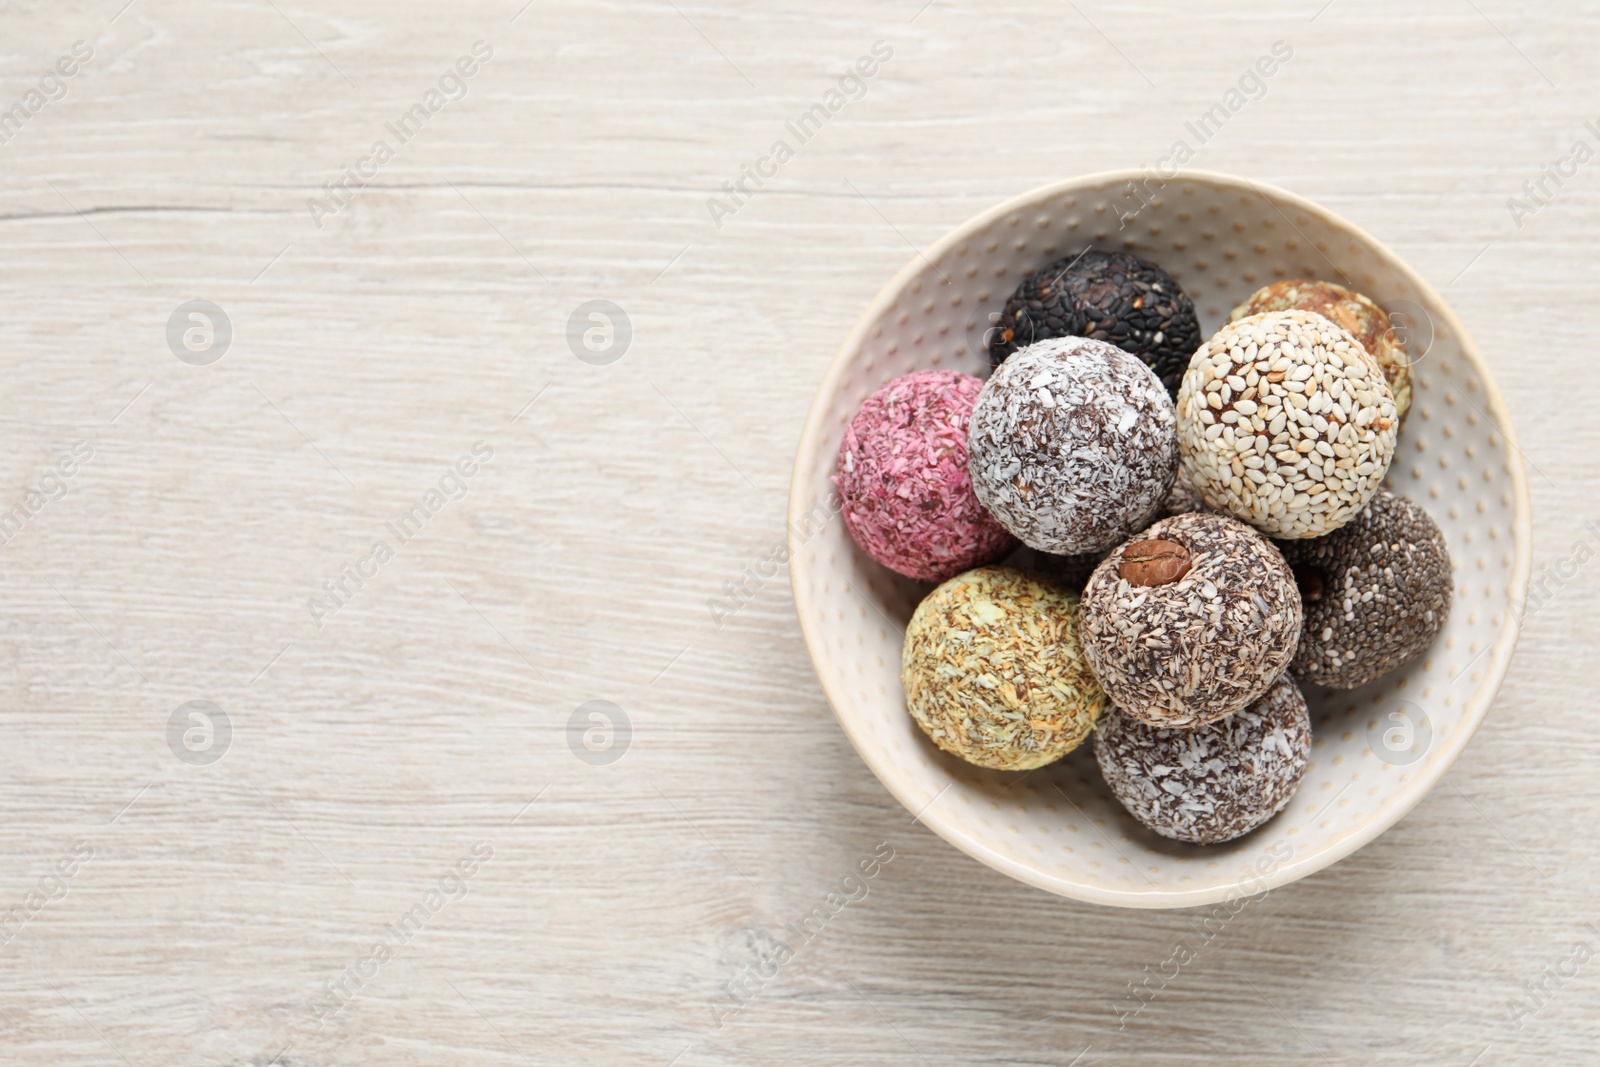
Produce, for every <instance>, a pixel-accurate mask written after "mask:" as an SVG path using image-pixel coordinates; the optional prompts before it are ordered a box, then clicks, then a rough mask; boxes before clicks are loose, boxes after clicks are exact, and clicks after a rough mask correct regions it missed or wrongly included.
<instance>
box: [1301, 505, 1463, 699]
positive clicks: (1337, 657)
mask: <svg viewBox="0 0 1600 1067" xmlns="http://www.w3.org/2000/svg"><path fill="white" fill-rule="evenodd" d="M1279 547H1280V548H1281V549H1282V550H1283V554H1284V558H1285V559H1287V560H1288V561H1289V565H1290V566H1291V567H1293V568H1294V576H1295V580H1296V581H1298V582H1299V583H1300V598H1301V601H1302V602H1303V603H1304V604H1305V615H1306V621H1305V629H1304V631H1303V632H1302V634H1301V636H1300V649H1299V651H1298V652H1296V653H1295V657H1294V664H1293V665H1292V668H1291V669H1292V670H1293V671H1294V672H1295V674H1297V675H1298V676H1299V677H1300V678H1302V679H1303V680H1305V681H1307V682H1314V683H1316V684H1317V685H1325V686H1329V687H1330V688H1333V689H1356V688H1359V687H1361V686H1363V685H1366V684H1367V683H1368V682H1370V681H1373V680H1374V679H1377V678H1380V677H1382V676H1383V675H1385V674H1388V673H1389V672H1390V671H1392V670H1394V669H1395V668H1396V667H1399V666H1401V665H1402V664H1404V663H1406V662H1408V661H1410V660H1411V659H1413V658H1415V657H1416V656H1419V655H1421V654H1422V652H1423V651H1424V650H1426V649H1427V647H1428V646H1429V645H1431V644H1433V641H1434V639H1435V638H1436V637H1438V636H1439V631H1441V630H1443V629H1444V624H1445V620H1446V619H1447V618H1448V617H1449V615H1450V592H1451V588H1450V587H1451V579H1450V550H1449V549H1448V548H1447V547H1446V545H1445V539H1444V534H1443V533H1442V532H1441V531H1440V529H1439V527H1438V525H1437V524H1436V523H1435V522H1434V521H1433V519H1432V517H1430V516H1429V515H1428V513H1427V512H1426V511H1423V510H1422V509H1421V508H1420V507H1418V506H1417V505H1416V504H1414V503H1412V502H1411V501H1410V500H1407V499H1406V498H1405V497H1403V496H1395V495H1394V494H1393V493H1390V492H1388V491H1386V490H1382V489H1380V490H1379V491H1378V492H1377V494H1376V495H1375V496H1373V498H1372V500H1371V502H1369V503H1368V504H1367V506H1366V507H1365V508H1363V509H1362V511H1361V513H1360V514H1359V515H1357V516H1356V517H1355V518H1354V519H1352V520H1351V521H1350V522H1349V523H1347V524H1346V525H1344V526H1341V527H1340V528H1339V529H1337V530H1335V531H1334V532H1333V533H1331V534H1329V535H1328V536H1326V537H1318V538H1315V539H1314V540H1310V541H1285V542H1284V543H1283V544H1281V545H1280V546H1279Z"/></svg>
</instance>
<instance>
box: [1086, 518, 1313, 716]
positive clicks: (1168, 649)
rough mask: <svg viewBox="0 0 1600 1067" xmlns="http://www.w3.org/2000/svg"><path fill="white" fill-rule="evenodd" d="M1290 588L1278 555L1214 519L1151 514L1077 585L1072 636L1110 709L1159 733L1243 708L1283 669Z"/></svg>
mask: <svg viewBox="0 0 1600 1067" xmlns="http://www.w3.org/2000/svg"><path fill="white" fill-rule="evenodd" d="M1300 621H1301V615H1300V592H1299V590H1298V589H1296V588H1295V584H1294V575H1293V574H1292V573H1291V572H1290V570H1289V565H1288V564H1287V563H1285V562H1284V559H1283V555H1282V554H1281V553H1280V552H1279V551H1278V550H1277V548H1275V547H1274V546H1273V545H1272V542H1270V541H1268V540H1267V539H1266V538H1264V537H1262V536H1261V535H1260V534H1258V533H1257V532H1256V531H1254V530H1252V529H1250V527H1248V526H1246V525H1244V524H1243V523H1241V522H1238V521H1236V520H1234V519H1230V518H1228V517H1227V516H1225V515H1215V514H1212V513H1211V512H1193V513H1190V514H1187V515H1174V516H1172V517H1171V518H1166V519H1162V520H1161V521H1160V522H1158V523H1156V524H1155V525H1153V526H1151V527H1150V528H1149V529H1148V530H1146V531H1144V532H1143V533H1142V534H1140V535H1139V537H1138V539H1137V540H1136V541H1130V542H1128V543H1127V544H1124V545H1121V546H1119V547H1118V548H1117V549H1116V550H1115V551H1114V552H1112V553H1111V555H1109V556H1107V557H1106V559H1105V561H1104V562H1103V563H1101V564H1100V566H1098V567H1096V568H1095V572H1094V574H1092V575H1090V576H1089V584H1088V585H1087V586H1085V587H1084V590H1083V603H1082V605H1081V606H1080V608H1079V617H1078V629H1079V639H1080V640H1081V641H1082V642H1083V651H1084V654H1085V655H1086V656H1087V657H1088V659H1089V664H1090V666H1092V667H1093V668H1094V673H1095V676H1096V677H1097V678H1099V679H1100V685H1101V687H1102V688H1103V689H1105V691H1106V694H1107V695H1108V696H1109V697H1110V698H1111V702H1112V703H1113V704H1115V705H1116V706H1117V707H1118V708H1120V709H1121V710H1122V711H1124V712H1126V713H1127V714H1129V715H1131V716H1133V717H1134V718H1135V719H1138V720H1140V721H1141V722H1145V723H1148V724H1149V725H1151V726H1159V727H1164V728H1187V727H1194V726H1203V725H1205V724H1206V723H1209V722H1215V721H1216V720H1218V719H1221V718H1224V717H1225V716H1228V715H1232V714H1233V713H1234V712H1236V711H1239V710H1240V709H1242V708H1244V707H1246V706H1248V705H1249V704H1250V703H1251V702H1252V701H1254V700H1255V699H1256V698H1257V697H1259V696H1261V694H1262V693H1264V692H1266V691H1267V687H1268V686H1270V685H1271V684H1272V683H1273V682H1274V681H1276V680H1277V678H1278V676H1279V675H1281V674H1282V673H1283V672H1284V670H1285V669H1286V668H1287V667H1288V666H1289V661H1290V659H1291V658H1293V656H1294V651H1295V646H1296V645H1297V644H1298V643H1299V641H1300Z"/></svg>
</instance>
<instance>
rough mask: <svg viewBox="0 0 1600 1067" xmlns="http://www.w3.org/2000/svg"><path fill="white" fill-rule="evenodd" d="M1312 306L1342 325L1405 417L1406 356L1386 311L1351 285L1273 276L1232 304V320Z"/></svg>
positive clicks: (1408, 404)
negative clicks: (1273, 279)
mask: <svg viewBox="0 0 1600 1067" xmlns="http://www.w3.org/2000/svg"><path fill="white" fill-rule="evenodd" d="M1294 308H1298V309H1300V310H1301V311H1315V312H1316V313H1317V314H1318V315H1321V316H1322V317H1323V318H1325V319H1330V320H1332V321H1333V322H1335V323H1337V324H1338V325H1340V326H1343V327H1344V328H1345V329H1347V330H1349V331H1350V333H1351V335H1352V336H1354V337H1355V339H1356V340H1357V341H1358V342H1359V343H1360V344H1361V347H1362V348H1364V349H1365V350H1366V352H1367V355H1369V356H1371V357H1372V359H1373V361H1374V362H1375V363H1377V365H1378V369H1379V370H1381V371H1383V377H1384V380H1385V381H1387V382H1388V383H1389V391H1390V392H1391V393H1393V394H1394V409H1395V411H1396V412H1398V413H1399V415H1400V421H1401V422H1402V423H1404V422H1405V418H1406V412H1407V411H1409V410H1411V357H1410V356H1409V355H1408V354H1407V353H1406V346H1405V345H1403V344H1402V343H1401V342H1400V336H1399V334H1398V333H1397V332H1396V330H1395V328H1394V325H1393V324H1392V323H1390V321H1389V314H1388V312H1386V311H1384V310H1383V309H1382V308H1381V307H1379V306H1378V305H1377V304H1374V303H1373V302H1372V301H1371V300H1369V299H1367V298H1366V297H1364V296H1362V295H1361V294H1360V293H1358V292H1356V291H1354V290H1353V289H1346V288H1345V287H1344V286H1342V285H1335V284H1334V283H1333V282H1317V281H1308V280H1306V279H1304V278H1296V279H1291V280H1289V281H1282V282H1273V283H1272V284H1271V285H1268V286H1266V287H1264V288H1261V289H1257V290H1256V291H1255V293H1254V294H1253V295H1251V297H1250V299H1249V300H1246V301H1245V302H1244V303H1242V304H1240V305H1239V306H1238V307H1236V308H1234V309H1233V314H1232V315H1230V316H1229V318H1230V319H1231V320H1233V321H1237V320H1239V319H1242V318H1245V317H1246V316H1248V315H1259V314H1261V313H1262V312H1264V311H1289V310H1291V309H1294Z"/></svg>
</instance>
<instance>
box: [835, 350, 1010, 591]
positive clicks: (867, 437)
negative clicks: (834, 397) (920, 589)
mask: <svg viewBox="0 0 1600 1067" xmlns="http://www.w3.org/2000/svg"><path fill="white" fill-rule="evenodd" d="M982 389H983V381H982V379H979V378H974V377H973V376H972V375H970V374H959V373H957V372H956V371H949V370H924V371H917V372H916V373H914V374H908V375H906V376H905V377H903V378H896V379H895V380H894V381H892V382H890V383H889V384H888V385H885V386H884V387H883V388H881V389H879V390H878V391H877V392H876V393H873V394H872V395H871V396H869V397H868V398H867V401H866V403H864V404H862V405H861V410H860V411H858V412H856V415H855V418H853V419H851V420H850V426H849V427H848V428H847V429H846V430H845V432H844V440H843V441H842V442H841V443H840V445H839V459H838V463H837V464H836V473H835V474H834V477H833V480H834V484H835V485H837V486H838V487H839V497H840V500H841V502H842V504H843V511H844V521H845V526H846V527H848V528H849V530H850V535H851V536H852V537H854V538H855V539H856V544H858V545H860V546H861V548H862V551H864V552H866V554H867V555H869V556H871V557H872V558H873V559H875V560H877V561H878V562H879V563H881V564H883V565H884V566H885V567H888V568H889V569H890V570H892V571H895V572H897V573H899V574H903V575H905V576H906V577H908V578H916V579H919V580H921V581H924V582H942V581H944V580H945V579H946V578H952V577H954V576H955V575H957V574H960V573H961V572H962V571H965V570H970V569H972V568H973V567H979V566H982V565H983V564H985V563H993V562H994V561H995V560H998V559H1000V558H1001V557H1003V556H1005V555H1006V554H1007V553H1009V552H1011V550H1012V549H1014V548H1016V547H1017V540H1016V538H1014V537H1012V536H1011V535H1010V534H1009V533H1007V532H1006V530H1005V528H1004V527H1003V526H1001V525H1000V524H999V523H998V522H996V521H995V520H994V519H993V518H992V517H991V516H990V515H989V513H988V512H986V511H984V510H983V505H981V504H979V503H978V498H977V496H976V495H975V494H974V493H973V491H972V480H971V478H969V477H968V476H967V420H968V419H970V418H971V417H972V406H973V404H974V403H976V402H977V399H978V393H979V391H980V390H982Z"/></svg>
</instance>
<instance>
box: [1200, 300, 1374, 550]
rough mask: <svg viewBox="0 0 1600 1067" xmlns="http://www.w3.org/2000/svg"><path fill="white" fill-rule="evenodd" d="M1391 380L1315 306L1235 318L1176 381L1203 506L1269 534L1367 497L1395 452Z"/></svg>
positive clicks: (1361, 503)
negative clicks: (1180, 384) (1180, 382)
mask: <svg viewBox="0 0 1600 1067" xmlns="http://www.w3.org/2000/svg"><path fill="white" fill-rule="evenodd" d="M1398 426H1399V416H1397V415H1396V414H1395V406H1394V397H1393V395H1392V394H1391V393H1390V392H1389V385H1388V383H1387V382H1385V381H1384V378H1383V375H1382V374H1380V373H1379V372H1378V371H1377V370H1376V369H1375V368H1374V367H1373V365H1372V362H1371V360H1370V358H1369V357H1368V356H1367V353H1366V350H1365V349H1363V348H1362V347H1361V345H1360V343H1358V342H1357V341H1356V339H1355V338H1354V337H1353V336H1351V334H1350V332H1349V331H1348V330H1346V329H1345V328H1344V327H1342V326H1339V325H1336V324H1335V323H1334V322H1332V321H1331V320H1329V319H1325V318H1323V317H1322V316H1321V315H1318V314H1316V313H1315V312H1312V311H1269V312H1266V313H1264V314H1261V315H1251V316H1249V317H1247V318H1243V319H1239V320H1238V321H1237V322H1231V323H1229V324H1228V325H1226V326H1224V327H1223V328H1222V329H1220V330H1218V331H1217V332H1216V334H1215V335H1213V336H1212V338H1211V340H1209V341H1207V342H1206V343H1205V344H1204V345H1202V346H1201V347H1200V350H1199V351H1197V352H1196V353H1195V354H1194V360H1193V361H1192V362H1191V363H1190V364H1189V369H1188V370H1187V371H1186V372H1184V375H1183V388H1182V389H1180V390H1179V391H1178V448H1179V450H1180V451H1181V453H1182V455H1183V466H1184V469H1185V470H1187V471H1188V472H1189V479H1190V481H1192V482H1193V483H1194V487H1195V490H1196V491H1197V492H1198V493H1199V494H1200V497H1201V499H1202V500H1204V501H1205V503H1206V506H1207V507H1210V508H1214V509H1215V510H1217V511H1220V512H1224V513H1225V514H1228V515H1232V516H1233V517H1235V518H1237V519H1241V520H1243V521H1244V522H1247V523H1249V524H1250V525H1252V526H1254V527H1256V528H1258V529H1261V530H1264V531H1266V532H1267V533H1269V534H1271V535H1273V536H1274V537H1280V538H1284V539H1289V540H1293V539H1297V538H1302V537H1320V536H1322V535H1323V534H1325V533H1330V532H1332V531H1333V530H1337V529H1338V528H1339V527H1340V526H1343V525H1344V524H1345V523H1346V522H1349V521H1350V519H1351V518H1353V517H1354V516H1355V514H1356V513H1357V512H1358V511H1360V510H1361V509H1362V508H1364V507H1366V504H1367V501H1368V500H1370V499H1372V494H1373V493H1375V492H1377V489H1378V486H1379V485H1381V484H1382V483H1383V478H1384V475H1385V474H1386V473H1388V470H1389V461H1390V460H1391V459H1393V458H1394V447H1395V437H1396V434H1397V433H1398V432H1399V431H1398Z"/></svg>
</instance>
